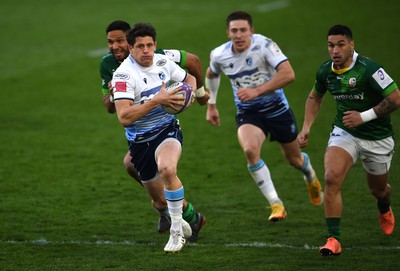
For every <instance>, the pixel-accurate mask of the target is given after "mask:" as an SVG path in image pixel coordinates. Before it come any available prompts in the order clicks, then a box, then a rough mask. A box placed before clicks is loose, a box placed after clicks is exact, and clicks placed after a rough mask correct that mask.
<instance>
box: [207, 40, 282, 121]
mask: <svg viewBox="0 0 400 271" xmlns="http://www.w3.org/2000/svg"><path fill="white" fill-rule="evenodd" d="M284 61H287V57H286V56H285V55H284V54H283V53H282V51H281V50H280V49H279V47H278V45H277V44H276V43H275V42H274V41H272V40H271V39H269V38H267V37H265V36H263V35H260V34H254V35H253V36H252V43H251V45H250V47H249V48H248V49H247V50H246V51H244V52H242V53H235V52H233V50H232V42H231V41H229V42H226V43H224V44H222V45H221V46H219V47H217V48H215V49H214V50H213V51H211V55H210V69H211V72H212V73H213V74H215V75H219V74H221V73H224V74H225V75H226V76H228V78H229V79H230V82H231V85H232V89H233V95H234V99H235V104H236V108H237V111H238V113H239V112H241V111H243V110H251V111H253V112H259V113H262V114H264V115H267V116H269V117H275V116H278V115H280V114H282V113H283V112H285V111H286V110H288V108H289V104H288V101H287V99H286V97H285V94H284V92H283V89H282V88H280V89H277V90H275V91H273V92H270V93H267V94H264V95H260V96H258V97H257V98H255V99H253V100H251V101H247V102H241V101H240V100H239V99H238V97H237V90H238V89H239V88H255V87H258V86H260V85H262V84H264V83H265V82H267V81H269V80H271V78H272V77H273V76H274V75H275V73H276V70H275V69H276V68H277V67H278V65H279V64H280V63H282V62H284Z"/></svg>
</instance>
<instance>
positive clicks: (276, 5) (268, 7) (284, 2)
mask: <svg viewBox="0 0 400 271" xmlns="http://www.w3.org/2000/svg"><path fill="white" fill-rule="evenodd" d="M289 5H290V4H289V1H288V0H280V1H276V2H272V3H267V4H262V5H258V6H256V7H255V10H256V11H258V12H261V13H266V12H270V11H273V10H278V9H283V8H286V7H288V6H289ZM174 8H177V6H176V5H175V4H174ZM179 8H181V9H182V10H192V7H188V6H185V5H184V6H180V7H179ZM107 53H108V49H107V48H98V49H93V50H90V51H89V52H88V53H87V54H88V56H89V57H100V56H103V55H105V54H107Z"/></svg>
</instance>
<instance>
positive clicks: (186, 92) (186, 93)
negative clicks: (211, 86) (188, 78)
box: [162, 82, 193, 115]
mask: <svg viewBox="0 0 400 271" xmlns="http://www.w3.org/2000/svg"><path fill="white" fill-rule="evenodd" d="M177 88H182V89H181V90H180V91H178V92H177V93H175V95H182V96H183V98H185V101H184V104H183V106H178V110H175V109H173V108H172V107H169V106H166V105H162V108H163V110H164V111H165V112H167V113H168V114H173V115H176V114H179V113H182V112H183V111H184V110H185V109H186V107H188V106H190V105H191V103H192V95H193V92H192V87H191V86H190V85H189V84H188V83H185V82H176V83H173V84H172V85H170V86H168V87H167V88H166V90H167V91H168V92H173V91H174V90H176V89H177Z"/></svg>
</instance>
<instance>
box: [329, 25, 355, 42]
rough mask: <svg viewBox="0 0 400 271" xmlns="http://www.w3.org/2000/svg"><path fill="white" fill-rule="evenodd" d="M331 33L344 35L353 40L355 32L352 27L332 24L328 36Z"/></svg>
mask: <svg viewBox="0 0 400 271" xmlns="http://www.w3.org/2000/svg"><path fill="white" fill-rule="evenodd" d="M331 35H343V36H345V37H347V38H348V39H350V40H353V33H352V32H351V29H350V27H348V26H345V25H342V24H337V25H334V26H332V27H331V28H330V29H329V31H328V37H329V36H331Z"/></svg>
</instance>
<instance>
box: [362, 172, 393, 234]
mask: <svg viewBox="0 0 400 271" xmlns="http://www.w3.org/2000/svg"><path fill="white" fill-rule="evenodd" d="M367 180H368V186H369V189H370V191H371V193H372V195H373V196H374V197H375V198H376V200H377V206H378V210H379V224H380V226H381V229H382V231H383V233H385V234H387V235H390V234H392V233H393V230H394V223H395V219H394V215H393V211H392V208H391V207H390V195H391V192H392V189H391V187H390V185H389V184H388V182H387V180H388V173H386V174H383V175H372V174H370V173H368V172H367Z"/></svg>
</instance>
